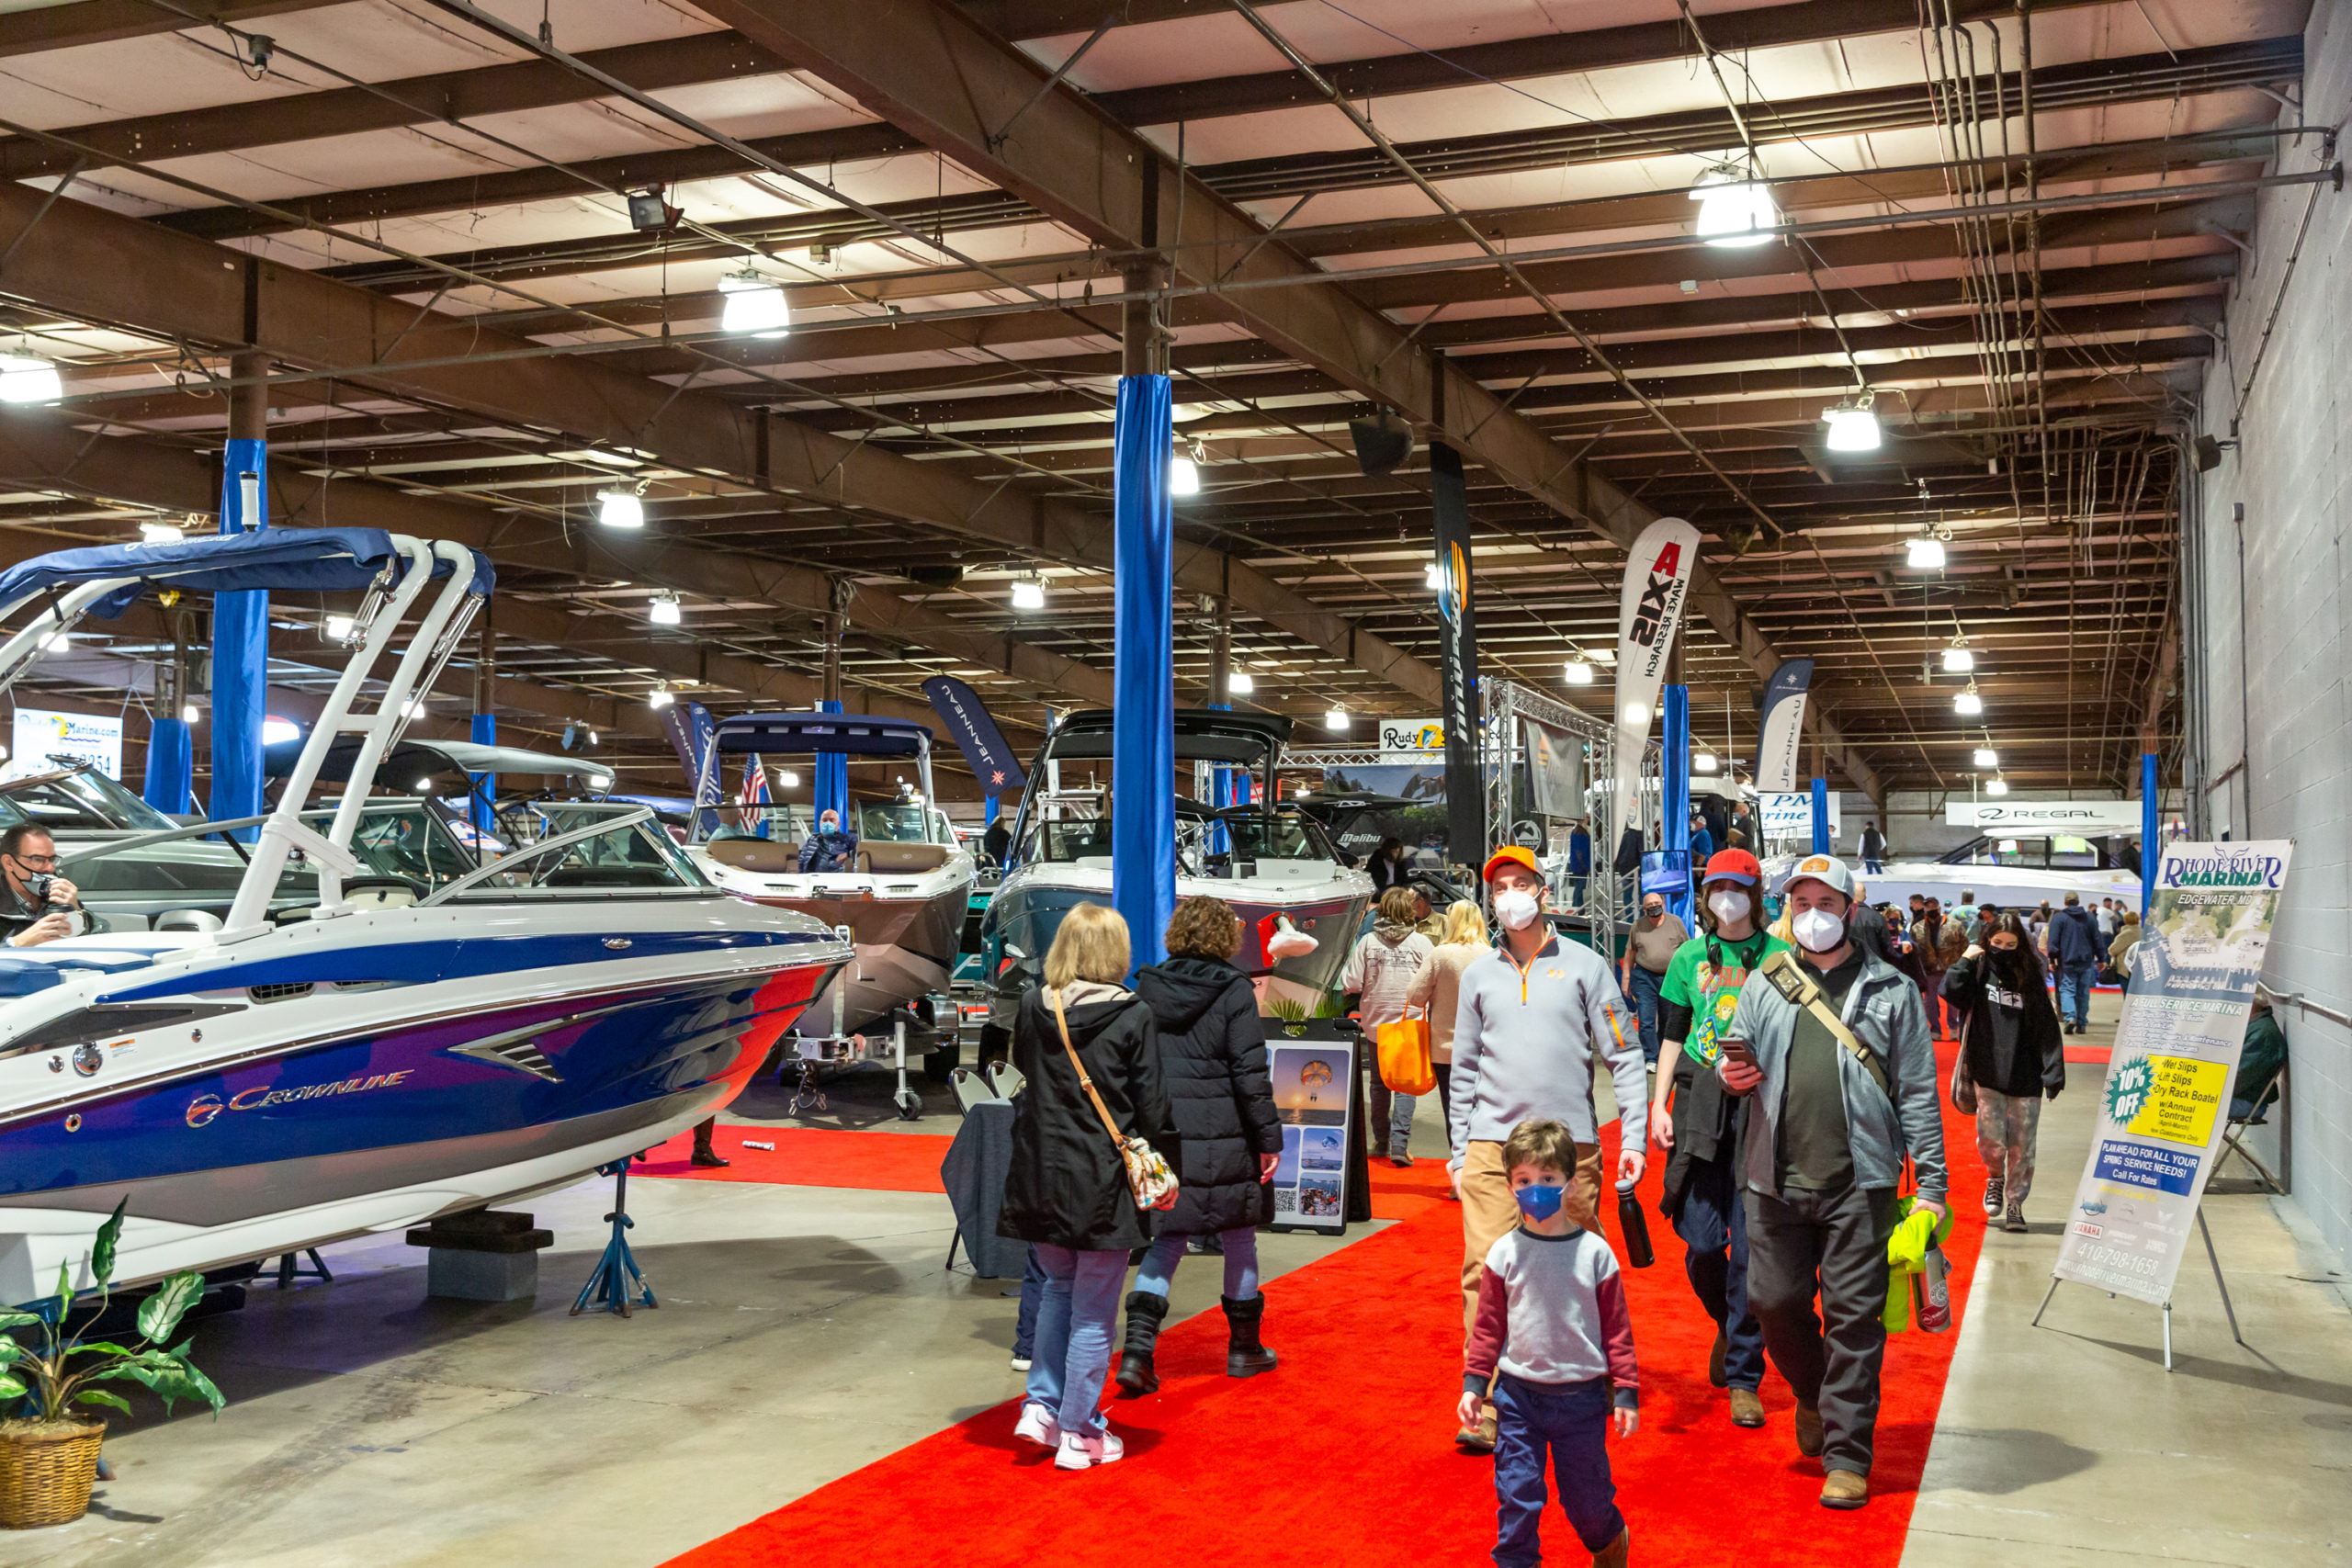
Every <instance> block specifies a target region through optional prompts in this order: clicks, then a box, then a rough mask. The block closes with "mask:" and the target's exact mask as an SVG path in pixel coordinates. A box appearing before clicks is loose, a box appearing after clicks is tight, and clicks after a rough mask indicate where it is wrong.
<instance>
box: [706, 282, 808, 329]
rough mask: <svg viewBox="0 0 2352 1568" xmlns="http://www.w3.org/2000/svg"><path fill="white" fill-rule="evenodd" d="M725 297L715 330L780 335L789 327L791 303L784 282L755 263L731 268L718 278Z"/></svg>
mask: <svg viewBox="0 0 2352 1568" xmlns="http://www.w3.org/2000/svg"><path fill="white" fill-rule="evenodd" d="M718 292H719V294H720V295H721V296H722V297H724V298H725V299H726V301H727V305H726V309H725V310H721V311H720V312H719V317H718V330H719V331H720V332H723V333H749V334H750V335H751V336H752V337H782V336H784V335H785V334H786V333H788V332H790V331H791V330H792V307H791V306H790V305H789V304H788V303H786V300H785V298H784V286H783V285H782V284H780V283H778V282H776V280H775V278H773V277H770V276H767V275H766V274H764V273H763V272H761V271H759V270H758V269H757V268H755V267H749V266H747V267H744V268H743V269H742V270H741V271H740V272H730V273H729V274H728V275H727V276H724V277H722V278H720V279H719V280H718Z"/></svg>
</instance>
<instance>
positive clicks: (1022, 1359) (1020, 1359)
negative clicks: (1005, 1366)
mask: <svg viewBox="0 0 2352 1568" xmlns="http://www.w3.org/2000/svg"><path fill="white" fill-rule="evenodd" d="M1012 1370H1013V1371H1016V1372H1025V1371H1028V1370H1029V1358H1028V1357H1026V1356H1015V1357H1013V1358H1012Z"/></svg>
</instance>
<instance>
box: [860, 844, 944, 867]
mask: <svg viewBox="0 0 2352 1568" xmlns="http://www.w3.org/2000/svg"><path fill="white" fill-rule="evenodd" d="M953 853H954V851H952V850H950V849H949V848H948V847H947V846H946V845H945V844H900V843H893V842H891V841H890V840H887V839H880V840H877V839H868V840H865V842H863V843H861V844H860V845H859V846H858V850H857V869H858V870H860V871H862V872H864V873H865V874H867V875H868V876H872V875H874V874H876V873H879V874H882V875H885V876H905V875H909V874H920V873H922V872H926V871H937V870H938V869H939V868H940V867H941V866H943V865H945V864H946V863H947V857H948V856H949V855H951V854H953Z"/></svg>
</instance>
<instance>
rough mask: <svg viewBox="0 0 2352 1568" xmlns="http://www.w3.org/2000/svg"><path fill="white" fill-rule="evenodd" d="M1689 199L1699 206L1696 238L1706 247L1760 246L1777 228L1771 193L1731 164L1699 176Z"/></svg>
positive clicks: (1778, 216) (1778, 211) (1778, 218)
mask: <svg viewBox="0 0 2352 1568" xmlns="http://www.w3.org/2000/svg"><path fill="white" fill-rule="evenodd" d="M1691 200H1693V201H1695V202H1697V203H1698V204H1699V224H1698V232H1699V237H1700V238H1702V239H1703V240H1705V241H1706V242H1707V243H1709V244H1710V245H1717V246H1722V247H1724V248H1725V249H1732V248H1736V247H1739V246H1744V245H1761V244H1764V243H1768V242H1770V240H1771V238H1772V235H1773V231H1775V230H1777V229H1779V228H1780V226H1781V209H1779V208H1777V207H1774V206H1773V205H1772V193H1771V190H1770V188H1769V187H1768V186H1765V185H1764V184H1763V183H1762V182H1761V181H1759V180H1758V179H1756V178H1755V176H1754V175H1753V173H1752V172H1751V171H1749V170H1744V169H1741V168H1739V167H1738V166H1736V165H1735V164H1721V165H1718V166H1717V167H1715V168H1712V169H1709V170H1708V171H1707V172H1706V173H1705V174H1703V175H1700V176H1699V183H1698V184H1697V185H1696V186H1692V187H1691Z"/></svg>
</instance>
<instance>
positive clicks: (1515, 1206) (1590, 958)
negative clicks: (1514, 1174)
mask: <svg viewBox="0 0 2352 1568" xmlns="http://www.w3.org/2000/svg"><path fill="white" fill-rule="evenodd" d="M1486 880H1487V888H1488V890H1489V892H1490V893H1491V894H1492V895H1493V901H1494V908H1495V919H1496V921H1497V923H1498V924H1499V925H1500V926H1501V927H1502V931H1503V942H1502V945H1501V946H1500V947H1498V948H1497V949H1495V950H1494V951H1493V952H1491V953H1486V954H1483V955H1482V956H1480V957H1478V958H1475V959H1473V960H1471V962H1470V964H1469V965H1468V966H1467V967H1466V968H1464V970H1463V971H1462V981H1461V995H1462V1001H1461V1006H1460V1009H1459V1010H1458V1011H1457V1012H1456V1013H1455V1015H1454V1022H1453V1087H1452V1093H1451V1099H1452V1100H1453V1105H1452V1107H1451V1109H1450V1112H1449V1115H1448V1117H1447V1123H1448V1124H1447V1129H1446V1130H1447V1136H1448V1147H1449V1149H1450V1150H1451V1152H1452V1156H1453V1157H1452V1159H1451V1160H1450V1161H1449V1162H1448V1168H1450V1169H1451V1170H1452V1171H1453V1177H1454V1185H1455V1187H1456V1189H1457V1190H1459V1192H1460V1194H1461V1198H1462V1321H1463V1331H1464V1334H1465V1335H1467V1333H1468V1332H1469V1329H1470V1327H1471V1325H1473V1324H1474V1323H1475V1322H1476V1318H1477V1311H1478V1281H1479V1278H1480V1276H1481V1274H1482V1272H1483V1271H1484V1269H1485V1267H1486V1261H1487V1249H1488V1248H1490V1247H1493V1246H1494V1244H1495V1242H1496V1240H1497V1238H1498V1237H1500V1236H1502V1235H1506V1234H1507V1233H1509V1232H1510V1230H1511V1229H1512V1227H1514V1226H1515V1225H1517V1224H1519V1202H1518V1200H1516V1199H1515V1198H1513V1197H1512V1196H1511V1190H1510V1172H1509V1171H1508V1170H1506V1169H1504V1168H1503V1164H1502V1148H1503V1143H1504V1141H1505V1140H1506V1139H1508V1138H1509V1137H1510V1133H1511V1129H1512V1128H1514V1127H1516V1126H1518V1125H1519V1124H1520V1123H1521V1122H1526V1121H1531V1120H1544V1121H1554V1122H1560V1123H1562V1124H1563V1125H1565V1126H1566V1128H1567V1129H1568V1133H1569V1135H1570V1136H1571V1137H1573V1138H1574V1139H1575V1140H1576V1145H1577V1168H1576V1170H1575V1172H1574V1173H1573V1175H1572V1176H1571V1178H1570V1179H1569V1185H1568V1190H1567V1193H1566V1206H1567V1208H1568V1210H1569V1212H1570V1213H1573V1214H1574V1215H1575V1216H1576V1218H1577V1224H1580V1225H1583V1226H1585V1227H1587V1228H1591V1227H1593V1226H1594V1225H1595V1224H1596V1223H1597V1221H1596V1215H1597V1213H1598V1210H1599V1208H1600V1118H1599V1115H1598V1113H1597V1111H1596V1110H1595V1107H1594V1103H1593V1092H1592V1076H1593V1068H1592V1060H1593V1055H1594V1053H1595V1052H1599V1053H1600V1055H1602V1056H1603V1057H1604V1058H1606V1059H1607V1061H1608V1064H1609V1071H1610V1076H1611V1082H1612V1084H1613V1087H1614V1089H1615V1093H1616V1098H1617V1113H1618V1117H1619V1121H1620V1123H1621V1130H1622V1136H1621V1139H1620V1149H1621V1152H1620V1153H1619V1155H1618V1157H1617V1174H1618V1177H1619V1179H1621V1180H1638V1179H1640V1177H1641V1174H1642V1164H1643V1156H1644V1151H1645V1149H1646V1148H1647V1147H1648V1144H1647V1140H1646V1136H1645V1134H1646V1131H1647V1114H1648V1112H1647V1105H1648V1099H1647V1097H1648V1094H1649V1077H1648V1076H1647V1074H1646V1072H1645V1068H1644V1064H1643V1061H1642V1044H1641V1037H1640V1034H1639V1032H1638V1031H1637V1029H1636V1028H1635V1026H1634V1021H1633V1020H1632V1018H1631V1017H1630V1016H1629V1015H1628V1010H1627V1008H1626V1006H1625V998H1624V993H1623V992H1622V991H1620V990H1619V989H1618V988H1617V977H1616V976H1614V975H1612V974H1611V973H1610V968H1609V965H1608V964H1607V963H1606V962H1604V961H1603V960H1602V959H1601V958H1600V955H1599V954H1598V953H1594V952H1593V951H1592V949H1590V948H1589V947H1586V946H1584V945H1582V944H1581V943H1577V942H1566V941H1563V940H1562V939H1561V938H1560V937H1559V936H1557V935H1556V934H1555V933H1554V931H1552V928H1551V924H1550V922H1549V921H1546V920H1544V919H1543V918H1542V915H1543V908H1544V899H1545V893H1544V877H1543V874H1542V873H1541V872H1539V871H1538V870H1537V869H1536V865H1535V857H1534V856H1533V855H1532V854H1530V853H1529V852H1527V851H1525V850H1523V849H1521V848H1519V847H1518V846H1516V845H1509V846H1506V847H1505V848H1503V849H1501V850H1498V851H1497V852H1495V855H1494V858H1492V859H1491V860H1489V861H1487V869H1486ZM1491 1433H1492V1421H1491V1417H1490V1418H1489V1419H1488V1420H1487V1422H1486V1423H1483V1424H1482V1427H1481V1428H1480V1429H1479V1430H1476V1431H1474V1430H1472V1429H1470V1428H1467V1427H1465V1428H1464V1429H1463V1430H1462V1431H1459V1432H1457V1433H1455V1434H1454V1439H1455V1441H1456V1442H1457V1443H1459V1444H1461V1446H1462V1447H1464V1448H1465V1449H1469V1450H1474V1451H1484V1450H1487V1449H1489V1448H1491V1446H1492V1443H1493V1438H1492V1436H1491Z"/></svg>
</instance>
